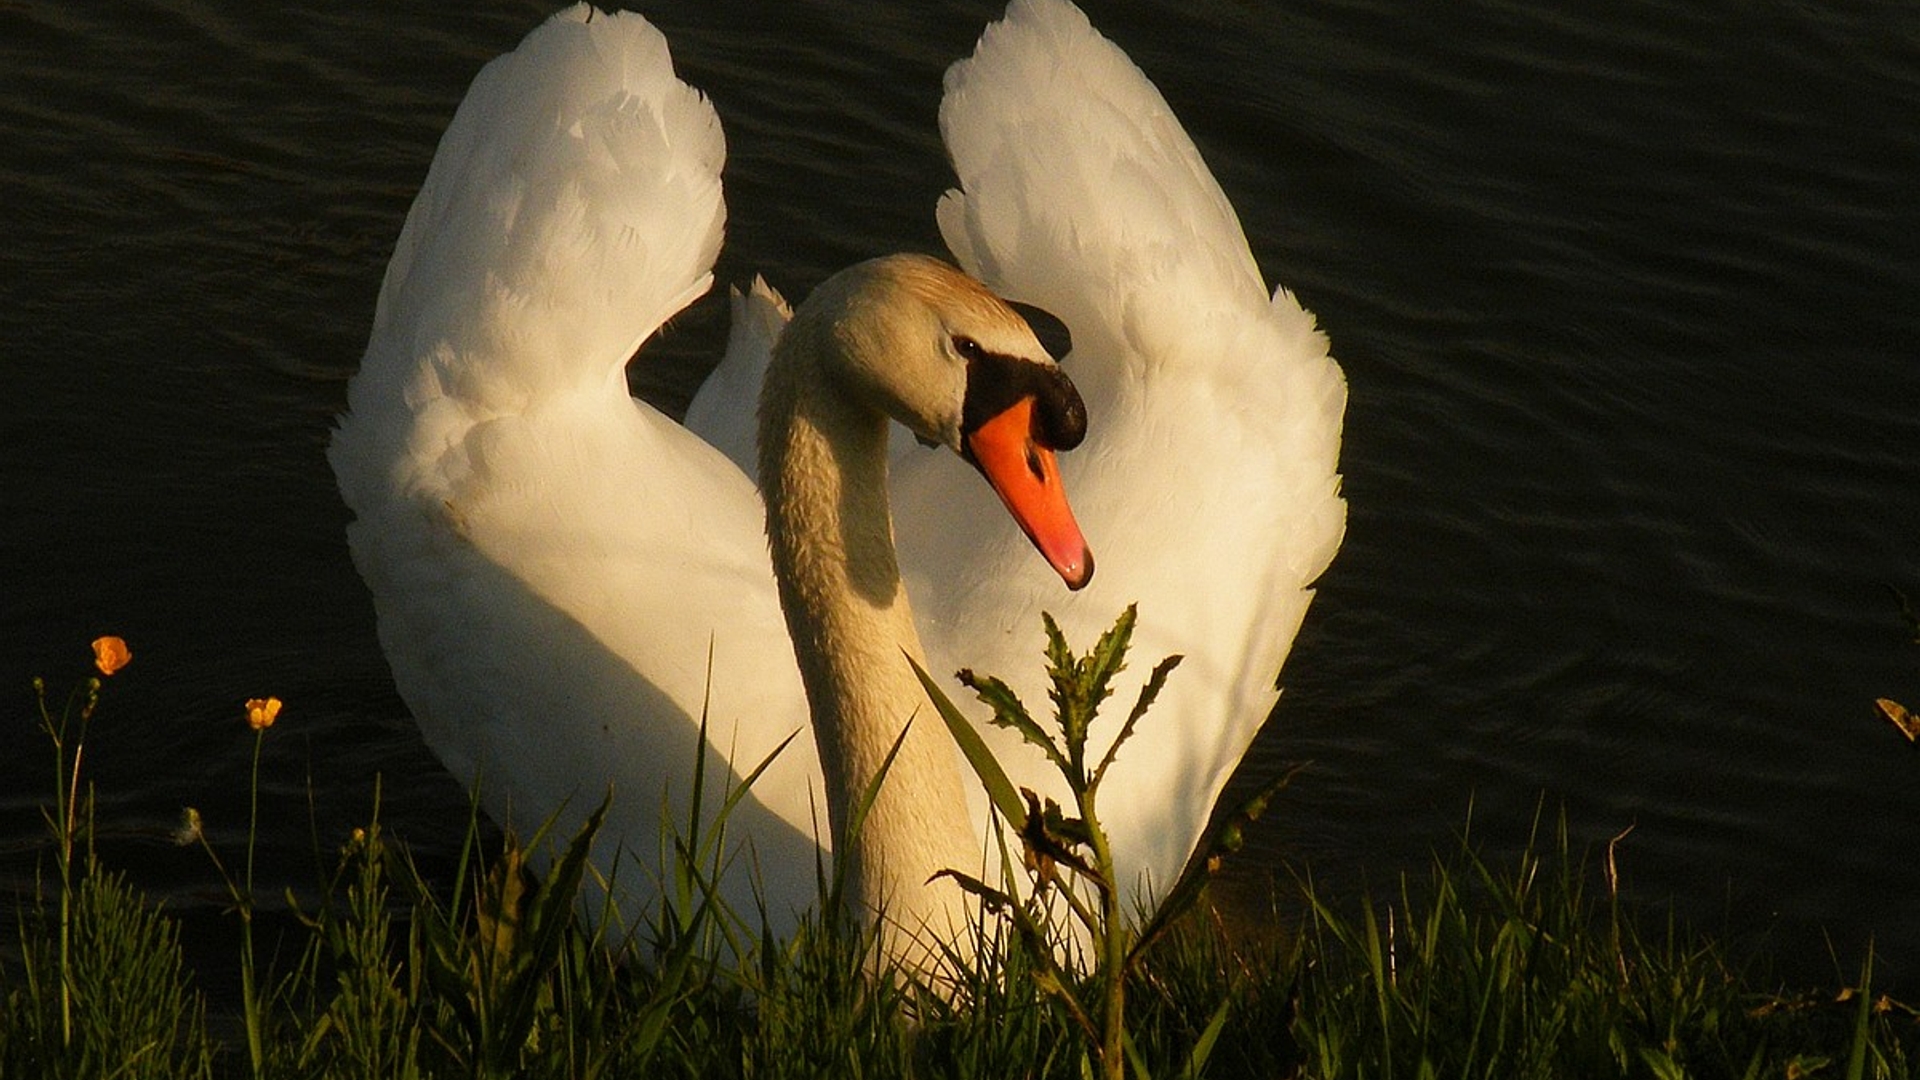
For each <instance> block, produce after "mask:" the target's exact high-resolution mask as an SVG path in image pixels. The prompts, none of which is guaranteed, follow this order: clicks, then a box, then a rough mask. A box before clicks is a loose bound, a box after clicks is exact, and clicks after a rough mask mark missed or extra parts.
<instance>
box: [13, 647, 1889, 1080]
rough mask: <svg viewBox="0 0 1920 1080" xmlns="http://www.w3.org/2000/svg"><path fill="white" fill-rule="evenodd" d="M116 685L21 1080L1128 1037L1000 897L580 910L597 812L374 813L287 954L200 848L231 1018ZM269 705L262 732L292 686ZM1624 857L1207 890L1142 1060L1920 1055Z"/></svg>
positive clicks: (689, 1062) (91, 693)
mask: <svg viewBox="0 0 1920 1080" xmlns="http://www.w3.org/2000/svg"><path fill="white" fill-rule="evenodd" d="M119 662H120V663H124V662H125V661H124V659H122V660H120V661H119ZM115 666H117V665H116V664H114V663H113V662H112V658H111V657H108V662H106V663H103V665H102V667H101V670H102V671H103V672H108V671H110V669H111V668H113V667H115ZM100 690H101V682H100V679H98V678H96V679H93V680H90V681H89V682H87V683H83V684H82V685H81V687H80V688H79V689H78V690H76V691H75V692H74V694H73V695H71V696H70V697H68V698H66V699H64V703H63V702H62V700H60V699H57V698H56V699H55V700H53V701H52V702H51V703H48V701H47V700H46V696H45V695H44V693H43V699H42V712H41V716H40V718H39V719H40V721H41V726H42V728H43V730H44V731H45V733H46V735H47V736H48V739H49V742H50V750H51V751H52V756H53V758H54V759H55V760H56V762H57V767H56V768H55V769H54V770H53V771H52V774H51V775H53V776H54V777H57V780H56V782H55V783H54V785H53V790H52V792H51V793H50V799H49V801H48V804H47V805H48V813H47V819H48V823H49V831H50V836H51V838H52V840H53V843H52V845H51V848H50V850H51V852H52V854H51V855H50V856H49V857H48V859H47V860H46V865H45V866H44V868H43V872H42V876H41V883H42V884H41V889H40V891H39V893H38V894H37V895H35V896H29V897H22V898H20V900H21V911H22V914H21V916H20V918H19V923H18V926H17V927H15V928H13V932H14V933H15V934H17V939H16V940H17V943H18V955H17V957H15V958H12V959H9V960H8V962H7V963H6V965H5V967H4V970H0V1076H5V1077H42V1076H45V1077H67V1076H72V1077H81V1076H87V1077H96V1076H97V1077H107V1076H126V1077H145V1076H155V1077H174V1076H179V1077H205V1076H271V1077H334V1076H342V1077H345V1076H353V1077H368V1076H380V1077H414V1076H429V1077H494V1076H528V1077H547V1076H553V1077H595V1076H621V1077H629V1076H664V1077H676V1076H687V1077H727V1076H751V1077H783V1076H831V1077H860V1076H875V1077H885V1076H951V1077H1023V1076H1034V1077H1051V1076H1060V1077H1080V1076H1083V1075H1090V1074H1092V1073H1094V1072H1095V1071H1097V1067H1098V1065H1099V1064H1100V1062H1101V1060H1102V1055H1103V1047H1102V1044H1103V1041H1104V1040H1105V1038H1106V1036H1107V1034H1108V1033H1107V1032H1106V1031H1104V1030H1102V1029H1100V1028H1099V1025H1098V1023H1097V1022H1093V1021H1090V1019H1089V1017H1088V1016H1087V1015H1086V1014H1087V1012H1088V1011H1089V1010H1086V1009H1083V1008H1081V1007H1080V1006H1078V1005H1077V1004H1076V1002H1084V1001H1092V1000H1102V1001H1104V1000H1108V999H1107V998H1106V997H1105V996H1103V991H1102V989H1101V986H1100V983H1101V980H1103V979H1105V978H1107V977H1108V976H1109V975H1110V974H1111V973H1112V971H1113V969H1112V968H1110V967H1106V968H1103V967H1101V966H1100V965H1094V964H1067V965H1065V966H1064V967H1056V966H1055V965H1053V964H1052V963H1051V962H1050V961H1049V960H1047V959H1045V958H1044V957H1042V956H1037V955H1036V954H1034V953H1032V952H1029V951H1028V950H1024V949H1022V948H1020V947H1019V946H1018V943H1017V940H1014V939H1017V937H1018V934H1017V932H1016V930H1015V929H1014V924H1013V923H1011V922H1008V921H1005V920H1004V919H997V920H989V922H988V925H987V926H986V927H984V928H983V932H984V933H986V934H989V935H992V936H995V937H996V938H998V939H1001V940H999V941H998V943H997V944H998V946H1000V947H995V948H988V949H983V950H981V951H980V955H981V957H983V959H981V960H979V961H976V962H973V963H970V964H968V965H966V966H964V967H963V968H960V969H957V970H951V971H949V972H947V973H946V975H947V976H948V978H949V979H950V980H951V981H950V982H948V983H946V984H943V985H942V986H940V987H939V988H937V989H935V988H931V987H929V986H926V985H923V983H922V982H921V981H920V980H919V979H918V978H917V977H915V976H912V975H908V974H904V973H892V974H891V975H889V976H887V977H878V978H876V977H873V976H872V974H871V964H872V962H873V961H872V953H871V951H870V948H869V946H870V944H871V943H870V941H869V940H868V939H867V938H866V937H865V935H863V933H862V932H861V930H860V929H859V928H858V927H857V926H856V925H855V924H854V923H853V922H852V921H851V920H849V919H846V918H840V917H822V918H817V919H815V920H813V921H811V922H809V923H808V924H806V926H805V927H804V928H803V929H802V931H801V933H800V934H799V935H798V936H797V937H796V938H795V939H794V940H792V941H787V942H774V941H767V940H761V939H759V938H757V937H756V936H755V935H754V933H753V932H752V930H751V923H750V922H749V921H746V920H742V919H740V918H738V917H737V916H736V914H735V913H731V912H726V911H722V910H720V909H718V908H716V907H714V906H712V905H711V904H706V903H702V902H701V901H700V899H699V897H700V891H699V889H698V888H697V887H696V888H692V889H690V890H688V891H686V892H683V893H682V894H681V895H680V896H679V897H678V898H677V899H676V900H675V901H673V902H671V903H668V904H666V905H663V907H662V908H661V910H658V911H652V912H644V913H631V914H632V916H633V924H632V925H631V926H626V927H619V928H615V927H613V926H610V925H599V926H595V925H589V924H588V923H587V922H585V921H584V920H582V919H581V918H580V917H579V915H578V908H579V905H578V904H576V903H575V899H576V897H577V895H578V894H579V892H580V891H581V890H582V889H592V888H594V887H595V886H594V882H593V877H592V871H591V868H590V866H589V864H588V862H587V860H586V852H587V847H588V844H589V843H590V842H591V835H590V829H589V831H588V832H586V833H583V834H582V835H581V836H578V837H573V838H552V839H547V838H538V839H533V840H530V841H529V843H528V846H529V847H536V846H537V847H540V848H542V849H543V850H546V851H548V852H550V855H551V857H550V858H547V859H543V860H539V861H538V869H536V868H535V861H533V860H529V859H526V858H525V857H523V853H522V851H521V849H520V848H519V846H517V845H514V844H511V843H508V844H506V845H504V846H494V847H491V848H489V849H488V850H484V851H483V850H481V845H480V843H479V842H478V841H477V840H470V841H469V844H468V849H467V852H466V856H465V857H464V858H463V859H462V860H461V861H460V863H459V867H458V869H457V871H456V872H455V873H454V874H453V875H452V876H451V878H450V879H449V880H443V881H428V880H425V879H424V878H423V875H422V874H420V873H419V872H418V871H417V870H416V868H415V867H414V865H413V863H412V862H411V861H410V860H409V858H408V857H407V853H406V847H405V844H404V842H403V838H396V837H392V836H389V835H388V834H387V832H386V831H385V830H384V829H383V828H382V826H381V824H380V822H379V821H378V820H373V821H369V822H367V823H366V824H365V825H364V826H363V827H361V828H360V829H357V830H355V831H354V832H353V833H352V835H350V836H348V837H344V838H341V841H342V846H341V849H340V853H339V857H338V861H337V870H336V872H335V874H334V876H333V878H332V881H331V882H330V884H329V885H328V886H327V887H326V888H325V889H323V890H322V891H321V895H320V896H318V897H317V898H315V899H314V900H312V901H310V902H308V903H307V904H305V905H304V908H303V910H301V912H300V918H299V920H298V921H297V922H295V923H294V924H292V925H293V930H292V931H291V934H290V938H289V939H287V940H276V941H274V942H273V943H272V947H266V943H264V942H261V943H256V942H255V941H254V934H255V932H256V928H255V924H254V921H253V919H252V914H253V911H254V902H255V895H254V892H253V882H252V869H251V844H250V843H249V845H248V850H246V851H228V852H220V851H215V850H214V849H213V847H211V846H208V848H207V851H208V854H209V856H210V857H211V859H210V861H211V863H212V864H213V865H214V866H216V867H217V868H218V869H217V872H218V873H219V875H220V876H221V878H222V879H223V880H224V881H225V882H226V885H227V888H228V889H229V890H230V892H231V894H232V901H233V915H232V919H231V925H232V940H233V950H232V954H231V959H230V963H231V965H232V968H231V969H230V970H238V971H239V972H240V973H241V978H240V986H241V989H240V993H239V997H240V999H241V1000H240V1001H239V1002H237V1003H233V1004H232V1005H231V1006H229V1005H228V1003H226V1002H222V1004H221V1007H220V1009H219V1011H218V1015H213V1014H212V1013H211V1012H210V1008H209V1005H208V1000H207V996H206V994H205V992H204V991H203V989H202V986H203V984H204V981H205V980H204V979H203V978H202V977H201V976H200V975H198V974H197V973H196V972H194V971H191V970H189V969H188V967H187V965H186V963H185V962H184V960H183V959H182V954H181V949H180V935H179V929H178V926H177V924H176V923H175V921H174V920H173V918H172V917H171V916H170V915H169V914H168V913H167V912H166V911H164V910H161V909H159V908H157V907H156V906H155V905H153V904H152V903H150V902H148V901H147V900H146V899H145V898H144V897H143V896H142V894H141V892H140V891H139V889H138V888H137V887H135V886H134V885H132V884H131V883H129V882H128V881H127V880H126V879H125V878H124V877H123V876H122V875H120V874H118V873H116V872H115V870H114V869H113V868H112V867H110V866H105V865H102V864H101V862H100V860H99V859H98V858H97V857H96V856H95V855H94V854H93V852H92V850H91V843H90V835H91V826H90V804H91V799H90V796H89V795H88V792H87V786H86V783H85V779H84V770H83V764H84V761H83V748H84V744H85V739H86V736H87V728H88V724H89V723H90V721H91V719H92V716H93V713H94V711H95V709H96V708H97V707H98V696H99V693H100ZM248 705H249V707H248V708H247V709H246V710H244V712H245V717H246V721H247V722H248V723H249V725H250V729H251V735H252V738H253V739H254V740H255V747H256V749H257V747H258V746H259V745H260V740H262V739H265V738H267V737H270V732H269V729H270V728H271V726H272V724H273V722H274V713H275V710H276V709H277V704H270V699H269V701H259V702H250V703H248ZM235 723H236V735H237V736H239V735H244V734H245V733H247V732H248V731H249V727H243V726H241V724H242V721H241V719H239V718H236V721H235ZM29 735H30V733H25V732H16V733H15V739H16V743H17V744H20V745H28V744H27V742H26V740H27V738H28V737H29ZM478 835H479V830H478V829H474V830H470V836H478ZM200 842H202V843H204V842H205V841H204V839H202V840H201V841H200ZM684 869H685V870H687V871H688V873H689V874H692V875H694V876H695V877H697V875H698V868H697V867H687V868H684ZM1607 871H1608V865H1607V858H1606V853H1605V852H1599V853H1585V852H1579V851H1575V850H1571V845H1570V844H1569V842H1568V841H1567V839H1566V837H1565V836H1564V834H1559V833H1553V834H1550V835H1546V836H1543V837H1541V838H1540V841H1539V842H1538V843H1537V844H1535V845H1534V847H1533V849H1532V850H1531V851H1530V852H1529V853H1528V854H1526V855H1525V856H1524V857H1522V858H1521V859H1520V860H1519V861H1518V862H1517V863H1515V864H1513V865H1504V866H1489V865H1487V864H1485V863H1484V862H1483V861H1481V860H1480V859H1478V858H1477V857H1476V855H1475V852H1474V850H1473V849H1472V847H1471V846H1470V845H1468V844H1464V843H1463V844H1462V845H1461V847H1460V848H1459V849H1458V850H1455V851H1451V852H1447V853H1443V854H1442V855H1441V856H1439V857H1437V858H1436V859H1435V860H1434V862H1433V864H1432V866H1431V867H1430V868H1429V870H1428V871H1427V872H1425V873H1424V874H1420V875H1414V876H1410V877H1407V878H1405V879H1403V880H1402V881H1400V882H1399V883H1398V887H1397V888H1396V889H1395V890H1394V891H1393V892H1392V894H1391V895H1382V896H1362V897H1345V896H1342V897H1336V896H1329V895H1326V894H1324V893H1323V892H1322V891H1320V890H1318V889H1316V888H1315V887H1314V886H1313V884H1312V883H1311V882H1302V883H1299V885H1298V886H1297V888H1296V889H1295V890H1293V891H1292V892H1290V893H1288V894H1286V895H1284V896H1282V897H1280V898H1279V900H1280V902H1281V904H1282V905H1283V906H1285V907H1287V908H1290V909H1291V910H1292V912H1293V913H1294V914H1293V915H1292V916H1291V917H1290V918H1289V920H1288V921H1289V923H1293V924H1294V925H1293V927H1292V929H1291V930H1289V931H1288V932H1285V933H1282V932H1280V931H1278V929H1276V930H1275V932H1273V933H1271V934H1264V935H1257V936H1249V935H1246V934H1240V935H1231V936H1230V935H1229V934H1227V933H1226V932H1225V931H1224V930H1223V929H1222V928H1221V927H1220V925H1219V924H1218V923H1217V922H1216V921H1214V920H1213V919H1211V918H1210V917H1209V916H1208V915H1207V914H1206V910H1205V906H1204V904H1200V905H1196V907H1195V908H1194V910H1193V911H1191V912H1189V913H1188V914H1187V915H1186V916H1184V917H1183V918H1182V919H1181V920H1179V921H1178V922H1177V923H1176V924H1175V925H1174V926H1173V927H1172V928H1171V929H1170V931H1169V932H1167V933H1165V934H1162V935H1159V936H1158V937H1157V938H1155V939H1154V940H1153V941H1152V942H1151V943H1150V944H1148V945H1147V946H1145V947H1144V948H1143V949H1142V950H1141V951H1140V952H1139V955H1138V958H1137V962H1136V963H1131V964H1129V965H1128V966H1126V967H1125V968H1124V969H1122V974H1121V978H1122V979H1123V982H1124V986H1123V990H1124V995H1122V997H1123V1000H1124V1007H1123V1008H1122V1009H1121V1010H1120V1011H1119V1012H1120V1015H1119V1020H1120V1023H1121V1027H1122V1030H1121V1033H1120V1035H1119V1036H1118V1039H1117V1041H1118V1044H1119V1045H1120V1047H1121V1054H1122V1055H1123V1056H1124V1071H1125V1072H1126V1073H1127V1074H1128V1075H1134V1076H1147V1075H1151V1076H1159V1077H1165V1076H1181V1075H1206V1076H1222V1077H1241V1076H1245V1077H1289V1076H1300V1077H1316V1078H1329V1080H1331V1078H1336V1077H1410V1078H1417V1077H1425V1076H1433V1077H1456V1076H1458V1077H1502V1078H1507V1077H1604V1076H1631V1077H1658V1078H1665V1077H1846V1078H1854V1077H1906V1076H1913V1075H1916V1073H1920V1023H1917V1021H1916V1016H1915V1013H1914V1011H1913V1010H1912V1009H1911V1008H1908V1007H1907V1006H1905V1005H1902V1004H1900V1003H1898V1002H1895V1001H1891V1000H1888V999H1887V998H1885V997H1883V996H1881V995H1879V994H1877V993H1876V992H1875V990H1874V984H1873V971H1872V962H1871V958H1870V957H1868V958H1863V959H1862V961H1861V963H1860V969H1859V975H1858V979H1857V981H1856V983H1855V985H1853V986H1849V987H1835V988H1829V989H1826V990H1823V991H1819V992H1813V993H1808V994H1805V995H1782V994H1780V993H1779V992H1777V991H1775V990H1771V989H1766V988H1764V987H1762V986H1758V985H1755V984H1753V983H1752V982H1750V981H1749V976H1747V975H1746V974H1745V973H1746V972H1748V971H1750V970H1753V965H1751V964H1749V963H1747V962H1746V961H1745V958H1731V957H1728V956H1725V955H1723V954H1722V952H1721V951H1720V950H1719V949H1718V948H1717V947H1716V946H1715V945H1714V943H1712V942H1711V941H1709V940H1706V939H1704V938H1702V937H1699V936H1696V935H1694V934H1692V933H1690V932H1689V931H1688V930H1687V929H1686V928H1684V927H1681V926H1678V925H1675V924H1673V923H1671V922H1669V921H1665V920H1659V919H1644V918H1642V917H1641V916H1640V915H1639V914H1638V913H1636V912H1635V911H1634V910H1633V908H1632V907H1631V906H1630V905H1629V904H1628V903H1626V902H1625V901H1624V900H1623V899H1622V898H1621V897H1619V896H1618V895H1617V894H1616V893H1615V891H1614V890H1613V889H1612V888H1611V887H1610V875H1609V874H1608V872H1607ZM263 932H264V931H263ZM9 952H10V953H11V952H12V950H9ZM267 957H273V958H276V959H275V960H273V961H271V962H269V961H268V960H266V959H263V958H267ZM1094 1020H1097V1018H1094Z"/></svg>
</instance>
